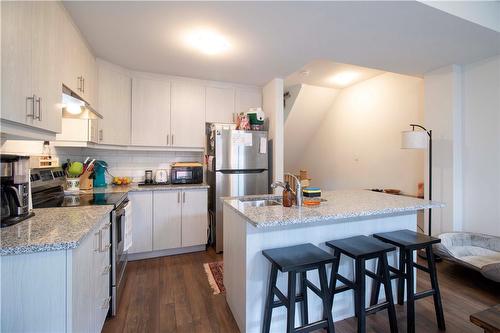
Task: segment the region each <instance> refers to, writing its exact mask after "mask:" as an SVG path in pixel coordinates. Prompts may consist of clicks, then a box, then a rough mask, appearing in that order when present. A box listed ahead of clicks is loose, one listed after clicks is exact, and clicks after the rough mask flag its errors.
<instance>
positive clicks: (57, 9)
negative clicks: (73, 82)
mask: <svg viewBox="0 0 500 333" xmlns="http://www.w3.org/2000/svg"><path fill="white" fill-rule="evenodd" d="M1 6H2V11H1V12H2V13H1V17H2V20H1V24H2V27H1V29H2V36H1V44H2V45H1V49H2V82H3V84H2V102H1V103H2V119H7V120H11V121H14V122H17V123H21V124H24V125H29V126H32V127H36V128H39V129H42V130H46V131H49V132H53V133H56V132H59V131H60V129H61V116H62V114H61V108H60V105H59V104H58V103H60V101H61V92H62V90H61V88H62V85H61V77H60V74H59V73H60V71H59V67H58V66H59V65H60V59H61V58H60V56H61V47H60V41H59V32H60V29H61V26H62V16H61V14H62V12H63V9H62V7H61V4H59V3H57V2H24V1H23V2H5V1H4V2H2V3H1Z"/></svg>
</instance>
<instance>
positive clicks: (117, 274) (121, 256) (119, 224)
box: [111, 200, 130, 316]
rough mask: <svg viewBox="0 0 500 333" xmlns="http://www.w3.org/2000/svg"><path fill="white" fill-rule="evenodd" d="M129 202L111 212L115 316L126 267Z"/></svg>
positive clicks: (112, 307)
mask: <svg viewBox="0 0 500 333" xmlns="http://www.w3.org/2000/svg"><path fill="white" fill-rule="evenodd" d="M129 204H130V203H129V201H128V200H125V201H124V202H123V203H122V204H120V206H118V208H116V209H115V210H114V211H113V215H114V216H113V220H112V223H113V232H112V248H113V251H112V252H111V256H112V258H111V262H112V274H111V315H112V316H115V315H116V311H117V308H118V304H119V301H120V295H121V292H122V291H123V283H124V282H125V269H126V267H127V262H128V258H127V251H125V250H124V246H125V242H124V241H125V212H126V211H125V209H126V207H127V205H129Z"/></svg>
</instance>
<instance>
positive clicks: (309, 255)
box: [262, 243, 335, 272]
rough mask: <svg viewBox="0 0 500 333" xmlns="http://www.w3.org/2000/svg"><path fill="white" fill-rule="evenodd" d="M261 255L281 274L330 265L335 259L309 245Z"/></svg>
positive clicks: (266, 251)
mask: <svg viewBox="0 0 500 333" xmlns="http://www.w3.org/2000/svg"><path fill="white" fill-rule="evenodd" d="M262 254H263V255H264V256H265V257H266V258H267V259H269V261H270V262H272V263H273V264H274V265H276V266H277V267H278V269H279V270H280V271H281V272H289V271H292V270H302V271H303V270H308V269H309V268H311V267H317V266H318V265H320V264H327V263H331V262H332V261H333V259H334V258H335V257H334V256H333V255H331V254H330V253H328V252H326V251H323V250H322V249H320V248H319V247H317V246H314V245H312V244H311V243H307V244H301V245H295V246H289V247H282V248H279V249H270V250H264V251H262Z"/></svg>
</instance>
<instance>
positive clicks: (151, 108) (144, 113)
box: [131, 77, 171, 146]
mask: <svg viewBox="0 0 500 333" xmlns="http://www.w3.org/2000/svg"><path fill="white" fill-rule="evenodd" d="M131 143H132V144H133V145H140V146H169V145H170V144H171V132H170V82H168V81H165V80H161V79H149V78H138V77H134V78H133V79H132V137H131Z"/></svg>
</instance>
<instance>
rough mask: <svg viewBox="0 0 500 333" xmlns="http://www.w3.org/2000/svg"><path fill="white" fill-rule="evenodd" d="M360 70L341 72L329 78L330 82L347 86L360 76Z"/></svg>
mask: <svg viewBox="0 0 500 333" xmlns="http://www.w3.org/2000/svg"><path fill="white" fill-rule="evenodd" d="M359 75H360V74H359V73H358V72H341V73H339V74H336V75H334V76H332V77H331V78H329V79H328V81H329V82H330V83H333V84H336V85H338V86H342V87H345V86H347V85H349V84H351V83H353V82H354V81H355V80H356V79H357V78H359Z"/></svg>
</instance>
